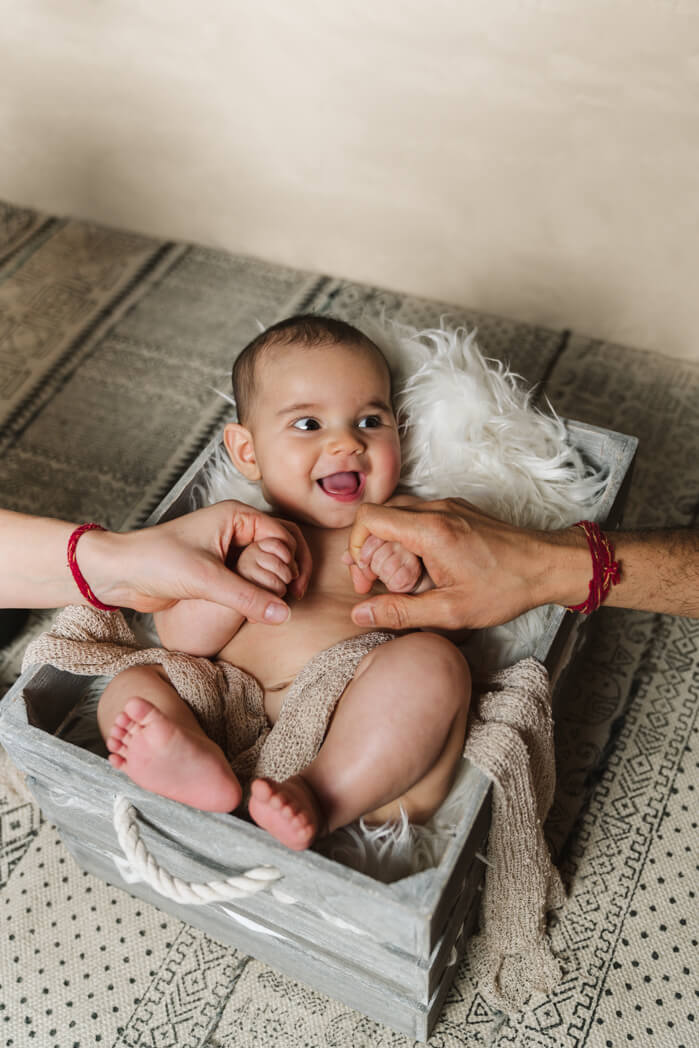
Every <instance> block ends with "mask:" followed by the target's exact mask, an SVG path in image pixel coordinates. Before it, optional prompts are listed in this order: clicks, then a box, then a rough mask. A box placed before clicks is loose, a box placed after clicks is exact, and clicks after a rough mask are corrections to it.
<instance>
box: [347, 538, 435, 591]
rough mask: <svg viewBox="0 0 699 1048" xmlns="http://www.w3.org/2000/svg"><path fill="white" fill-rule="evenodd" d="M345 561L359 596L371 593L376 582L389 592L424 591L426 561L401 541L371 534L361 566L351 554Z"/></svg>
mask: <svg viewBox="0 0 699 1048" xmlns="http://www.w3.org/2000/svg"><path fill="white" fill-rule="evenodd" d="M342 560H343V563H345V564H347V566H348V567H349V570H350V575H351V576H352V583H353V585H354V589H355V592H356V593H368V592H369V590H370V589H371V587H372V586H373V585H374V582H375V581H376V579H378V580H379V581H380V582H383V584H384V586H385V587H386V589H387V590H388V591H389V593H416V592H418V591H419V590H421V589H422V588H423V587H422V581H423V576H424V571H423V566H422V561H421V560H420V558H419V557H416V556H415V554H414V553H411V552H410V550H407V549H406V548H405V547H404V546H402V545H401V544H400V542H385V541H384V540H383V539H380V538H377V537H376V536H375V535H370V536H369V538H368V539H367V540H366V542H365V543H364V545H363V546H362V548H361V550H360V554H359V563H358V564H356V563H355V562H354V561H353V559H352V556H351V554H350V553H349V552H347V553H344V554H343V556H342Z"/></svg>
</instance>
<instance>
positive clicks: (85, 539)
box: [75, 529, 131, 607]
mask: <svg viewBox="0 0 699 1048" xmlns="http://www.w3.org/2000/svg"><path fill="white" fill-rule="evenodd" d="M124 537H125V536H123V535H120V534H119V533H118V532H113V531H106V530H105V531H102V530H97V529H95V530H92V531H86V532H84V534H82V535H81V536H80V540H79V542H78V544H77V546H76V549H75V556H76V560H77V564H78V568H79V570H80V573H81V575H82V576H83V578H84V579H85V581H86V582H87V583H88V585H89V587H90V589H91V590H92V592H93V594H94V595H95V596H96V597H97V598H98V600H100V601H101V602H102V603H103V604H108V605H115V606H117V607H130V606H131V605H130V604H129V603H128V593H127V587H126V585H125V583H124V581H123V563H122V557H121V555H120V554H121V552H122V550H121V545H122V543H121V540H122V539H123V538H124ZM120 569H121V570H120ZM78 596H79V591H78V587H77V585H76V602H77V599H78ZM85 603H89V601H87V600H85Z"/></svg>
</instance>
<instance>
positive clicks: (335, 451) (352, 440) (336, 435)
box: [327, 426, 364, 455]
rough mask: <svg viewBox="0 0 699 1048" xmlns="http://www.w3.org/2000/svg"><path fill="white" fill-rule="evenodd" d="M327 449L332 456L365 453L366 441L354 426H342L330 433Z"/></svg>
mask: <svg viewBox="0 0 699 1048" xmlns="http://www.w3.org/2000/svg"><path fill="white" fill-rule="evenodd" d="M327 447H328V451H329V452H330V454H332V455H339V454H345V455H347V454H352V453H353V452H360V451H363V450H364V441H363V440H362V438H361V436H360V433H359V431H358V430H357V429H356V428H355V427H354V426H341V427H337V428H336V429H334V430H332V431H331V432H330V433H329V435H328V444H327Z"/></svg>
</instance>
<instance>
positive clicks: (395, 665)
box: [250, 633, 471, 849]
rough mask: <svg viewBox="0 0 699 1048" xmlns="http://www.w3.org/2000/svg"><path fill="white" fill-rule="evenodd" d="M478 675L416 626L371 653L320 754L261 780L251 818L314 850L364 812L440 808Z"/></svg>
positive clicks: (381, 815)
mask: <svg viewBox="0 0 699 1048" xmlns="http://www.w3.org/2000/svg"><path fill="white" fill-rule="evenodd" d="M470 692H471V683H470V674H469V671H468V665H467V664H466V661H465V659H464V658H463V656H462V655H461V653H460V652H459V651H458V649H457V648H456V647H455V646H454V645H453V644H452V643H451V642H450V641H448V640H446V639H445V638H444V637H440V636H438V635H437V634H434V633H411V634H407V635H405V636H401V637H396V638H395V639H394V640H392V641H389V642H388V643H387V644H382V645H381V646H380V647H378V648H375V649H374V650H373V651H372V652H370V653H369V654H368V655H367V656H365V658H364V659H362V661H361V663H360V664H359V667H358V669H357V672H356V674H355V676H354V679H353V680H352V681H351V683H350V684H349V685H348V686H347V688H346V689H345V692H344V694H343V695H342V698H341V699H340V701H339V703H338V705H337V708H336V710H335V713H334V716H333V718H332V721H331V723H330V727H329V729H328V733H327V735H326V737H325V740H324V742H323V745H322V747H321V749H320V751H319V753H318V755H317V756H316V758H315V760H314V761H313V762H312V763H311V764H310V765H309V766H308V767H307V768H306V769H305V770H304V771H302V772H301V774H300V775H298V776H294V777H293V778H292V779H290V780H288V781H287V782H285V783H281V784H279V783H273V782H271V781H270V780H267V779H258V780H256V781H255V782H254V783H253V786H252V791H251V801H250V813H251V815H252V817H253V818H254V819H255V821H256V822H258V823H259V824H260V825H262V826H264V828H265V829H267V830H269V831H270V832H271V833H272V834H274V836H276V837H278V838H279V839H280V840H282V841H283V842H284V843H285V844H287V845H288V846H289V847H291V848H297V849H299V848H306V847H308V846H309V845H310V844H311V843H312V842H313V840H314V838H315V837H316V836H317V835H318V833H320V832H331V831H332V830H334V829H337V827H338V826H344V825H346V824H347V823H348V822H352V821H353V820H354V819H356V818H358V817H359V816H360V815H368V816H369V817H370V818H371V820H372V821H378V820H383V819H385V818H393V817H397V815H398V812H399V809H400V805H401V804H402V805H403V807H405V809H406V811H407V813H408V816H409V817H410V818H412V819H413V820H415V821H424V820H425V819H427V818H429V816H430V815H431V814H432V813H433V812H434V811H435V810H436V809H437V808H438V807H439V805H440V804H441V803H442V801H443V800H444V798H445V797H446V794H447V792H448V791H449V788H450V786H451V783H452V780H453V777H454V773H455V771H456V767H457V764H458V761H459V758H460V756H461V752H462V749H463V741H464V735H465V732H466V718H467V715H468V704H469V700H470Z"/></svg>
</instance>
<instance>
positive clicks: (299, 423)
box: [293, 418, 320, 432]
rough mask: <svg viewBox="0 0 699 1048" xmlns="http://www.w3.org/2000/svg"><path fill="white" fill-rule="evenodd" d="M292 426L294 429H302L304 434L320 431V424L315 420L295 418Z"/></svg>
mask: <svg viewBox="0 0 699 1048" xmlns="http://www.w3.org/2000/svg"><path fill="white" fill-rule="evenodd" d="M293 425H294V429H302V430H304V431H305V432H308V431H309V430H311V429H320V422H319V421H318V419H315V418H297V419H296V422H294V424H293Z"/></svg>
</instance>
